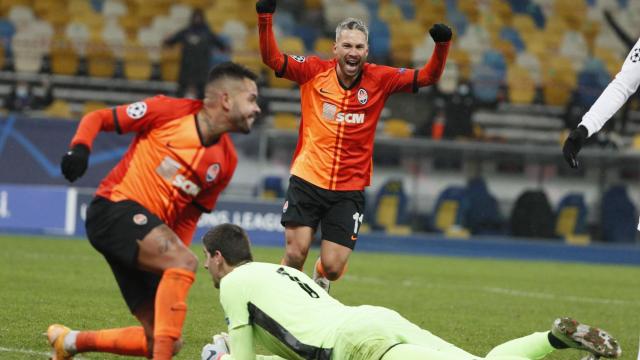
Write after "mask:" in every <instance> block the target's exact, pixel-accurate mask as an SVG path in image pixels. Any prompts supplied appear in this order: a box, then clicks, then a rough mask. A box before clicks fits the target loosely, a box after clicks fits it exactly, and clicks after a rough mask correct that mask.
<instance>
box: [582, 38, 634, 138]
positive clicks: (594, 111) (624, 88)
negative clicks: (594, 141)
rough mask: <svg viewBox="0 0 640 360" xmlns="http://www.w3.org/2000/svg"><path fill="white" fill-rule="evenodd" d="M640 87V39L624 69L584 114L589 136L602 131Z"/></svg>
mask: <svg viewBox="0 0 640 360" xmlns="http://www.w3.org/2000/svg"><path fill="white" fill-rule="evenodd" d="M639 85H640V39H638V42H636V45H635V47H634V48H633V49H632V50H631V52H630V53H629V55H628V56H627V59H626V60H625V62H624V64H623V65H622V69H620V72H618V74H617V75H616V76H615V78H614V79H613V80H612V81H611V82H610V83H609V85H608V86H607V87H606V88H605V89H604V91H603V92H602V94H600V97H598V99H597V100H596V102H595V103H594V104H593V105H592V106H591V109H589V111H588V112H587V113H586V114H584V116H583V117H582V122H580V124H579V125H583V126H584V127H585V128H586V129H587V131H588V132H589V136H591V135H593V134H595V133H596V132H598V131H600V129H602V127H603V126H604V124H605V123H606V122H607V121H609V119H610V118H611V117H612V116H613V115H614V114H615V113H616V112H617V111H618V110H619V109H620V108H621V107H622V105H624V103H625V102H627V100H628V99H629V97H630V96H631V95H633V93H635V92H636V90H638V86H639Z"/></svg>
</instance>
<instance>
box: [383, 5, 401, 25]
mask: <svg viewBox="0 0 640 360" xmlns="http://www.w3.org/2000/svg"><path fill="white" fill-rule="evenodd" d="M378 17H379V18H380V19H381V20H383V21H384V22H386V23H387V24H392V23H395V22H401V21H403V20H404V17H403V16H402V10H400V7H398V5H396V4H394V3H392V2H386V3H382V4H380V7H379V8H378Z"/></svg>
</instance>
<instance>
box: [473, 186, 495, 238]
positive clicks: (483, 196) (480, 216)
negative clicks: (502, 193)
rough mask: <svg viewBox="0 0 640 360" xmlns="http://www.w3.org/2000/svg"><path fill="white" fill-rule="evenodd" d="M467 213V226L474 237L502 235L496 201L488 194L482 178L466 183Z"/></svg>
mask: <svg viewBox="0 0 640 360" xmlns="http://www.w3.org/2000/svg"><path fill="white" fill-rule="evenodd" d="M467 195H468V196H469V212H468V214H467V226H468V227H469V230H470V231H471V233H472V234H474V235H497V234H501V233H502V225H503V220H502V216H501V215H500V209H499V206H498V201H497V200H496V198H495V197H494V196H493V195H492V194H491V193H490V192H489V189H488V188H487V184H486V182H485V181H484V179H483V178H480V177H477V178H473V179H470V180H469V181H468V182H467Z"/></svg>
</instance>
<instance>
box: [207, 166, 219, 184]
mask: <svg viewBox="0 0 640 360" xmlns="http://www.w3.org/2000/svg"><path fill="white" fill-rule="evenodd" d="M219 173H220V164H218V163H215V164H213V165H211V166H209V168H208V169H207V175H206V177H205V179H206V180H207V182H212V181H213V180H215V179H216V178H217V177H218V174H219Z"/></svg>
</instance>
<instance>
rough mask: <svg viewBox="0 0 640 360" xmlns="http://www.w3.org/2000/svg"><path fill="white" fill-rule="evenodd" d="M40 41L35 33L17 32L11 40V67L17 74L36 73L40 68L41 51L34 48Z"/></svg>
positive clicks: (36, 47)
mask: <svg viewBox="0 0 640 360" xmlns="http://www.w3.org/2000/svg"><path fill="white" fill-rule="evenodd" d="M40 41H41V39H40V38H39V35H38V34H37V33H35V32H29V31H28V30H26V28H25V29H23V30H20V29H19V30H18V32H16V34H15V35H14V36H13V38H12V39H11V49H12V53H13V67H14V69H15V71H17V72H24V73H37V72H39V71H40V69H41V68H42V56H43V51H42V49H40V48H39V47H38V46H36V45H37V44H38V43H39V42H40Z"/></svg>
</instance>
